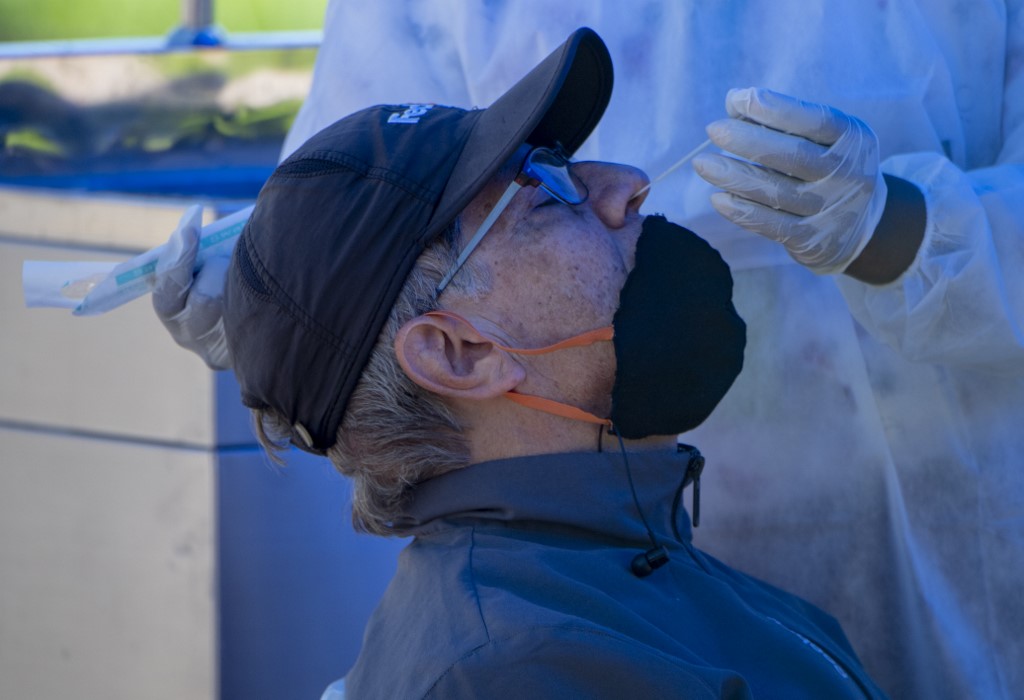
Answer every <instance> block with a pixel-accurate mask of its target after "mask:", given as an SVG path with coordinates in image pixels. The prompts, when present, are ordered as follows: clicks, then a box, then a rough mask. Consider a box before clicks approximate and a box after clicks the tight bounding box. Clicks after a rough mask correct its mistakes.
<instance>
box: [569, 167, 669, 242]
mask: <svg viewBox="0 0 1024 700" xmlns="http://www.w3.org/2000/svg"><path fill="white" fill-rule="evenodd" d="M573 170H574V171H575V173H576V174H577V176H578V177H579V178H580V179H581V180H583V182H584V184H586V186H587V190H589V192H590V198H589V199H588V200H587V204H588V205H589V206H590V208H591V209H592V210H593V211H594V212H595V213H596V214H597V215H598V217H600V219H601V220H602V221H603V222H604V224H605V225H606V226H608V227H609V228H622V227H623V226H625V224H626V221H627V219H628V218H629V216H630V215H631V214H635V213H636V212H638V211H639V210H640V205H641V204H643V201H644V200H645V199H646V198H647V193H646V192H644V193H643V194H641V195H640V196H638V197H634V195H635V194H636V193H637V192H638V191H639V190H641V189H642V188H643V187H645V186H646V185H647V184H648V183H649V182H650V178H648V177H647V174H646V173H645V172H644V171H643V170H640V169H639V168H634V167H632V166H629V165H620V164H618V163H598V162H594V161H584V162H581V163H577V164H575V165H573Z"/></svg>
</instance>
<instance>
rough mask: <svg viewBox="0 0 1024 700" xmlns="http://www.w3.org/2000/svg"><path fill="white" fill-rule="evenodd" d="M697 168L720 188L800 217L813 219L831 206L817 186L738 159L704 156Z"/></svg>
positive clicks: (698, 161) (696, 163)
mask: <svg viewBox="0 0 1024 700" xmlns="http://www.w3.org/2000/svg"><path fill="white" fill-rule="evenodd" d="M693 169H694V170H696V171H697V174H698V175H700V176H701V177H702V178H704V179H705V180H707V181H708V182H710V183H711V184H712V185H715V186H716V187H720V188H722V189H723V190H727V191H729V192H731V193H732V194H735V195H739V196H740V197H742V198H744V199H749V200H751V201H754V202H757V203H758V204H763V205H765V206H768V207H771V208H773V209H780V210H783V211H786V212H789V213H791V214H796V215H797V216H811V215H812V214H816V213H818V212H820V211H821V210H822V209H823V208H825V207H826V206H827V205H828V201H827V199H826V198H825V197H824V196H822V194H821V193H819V192H818V189H817V188H816V187H815V186H814V184H808V183H806V182H803V181H802V180H798V179H796V178H792V177H789V176H788V175H784V174H782V173H779V172H776V171H775V170H771V169H769V168H765V167H762V166H759V165H756V164H753V163H747V162H745V161H740V160H736V159H735V158H728V157H726V156H719V155H711V154H703V155H701V156H698V157H697V158H695V159H694V160H693Z"/></svg>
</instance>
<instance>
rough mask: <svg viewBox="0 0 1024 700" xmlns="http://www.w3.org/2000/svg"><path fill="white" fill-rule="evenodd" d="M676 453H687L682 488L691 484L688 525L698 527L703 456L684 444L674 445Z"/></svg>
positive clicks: (692, 447)
mask: <svg viewBox="0 0 1024 700" xmlns="http://www.w3.org/2000/svg"><path fill="white" fill-rule="evenodd" d="M676 452H677V453H678V452H689V453H690V461H689V462H687V463H686V474H685V475H684V476H683V487H684V488H685V487H686V484H687V482H690V481H692V482H693V496H692V498H693V500H692V501H691V503H692V505H691V507H690V523H691V524H692V525H693V527H697V526H698V525H700V475H701V473H702V472H703V471H704V455H702V454H701V453H700V450H698V449H697V448H696V447H694V446H693V445H687V444H686V443H684V442H677V443H676Z"/></svg>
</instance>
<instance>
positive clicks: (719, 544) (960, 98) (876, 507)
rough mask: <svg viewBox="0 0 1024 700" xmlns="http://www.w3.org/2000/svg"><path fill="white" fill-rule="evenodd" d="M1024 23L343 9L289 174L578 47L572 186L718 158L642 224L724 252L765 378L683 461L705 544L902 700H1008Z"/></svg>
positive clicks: (1015, 679)
mask: <svg viewBox="0 0 1024 700" xmlns="http://www.w3.org/2000/svg"><path fill="white" fill-rule="evenodd" d="M1022 4H1024V2H1022V1H1021V0H1006V1H1002V0H877V1H874V2H865V1H862V0H858V1H856V2H848V1H846V0H843V1H840V2H834V1H833V0H773V1H772V2H738V1H736V2H682V1H679V2H668V1H666V2H653V1H652V2H630V3H622V2H611V1H609V2H596V1H587V2H583V1H580V2H565V1H563V2H559V3H549V2H540V1H534V2H531V1H528V0H516V1H514V2H512V1H508V2H493V1H492V2H484V1H482V0H481V1H479V2H471V1H469V0H451V1H450V2H406V3H398V2H393V3H373V4H370V3H355V2H344V1H342V0H335V1H332V2H331V4H330V5H329V7H328V11H327V17H326V24H325V32H324V36H325V39H324V44H323V47H322V48H321V50H320V54H319V56H318V60H317V65H316V69H315V74H314V80H313V87H312V92H311V94H310V96H309V99H308V100H307V102H306V103H305V105H304V106H303V109H302V111H301V113H300V114H299V116H298V118H297V120H296V123H295V125H294V127H293V129H292V132H291V134H290V135H289V138H288V141H287V144H286V147H285V154H287V153H288V152H290V151H291V150H293V149H294V148H297V147H298V146H299V145H300V144H301V143H302V142H303V141H305V140H306V139H307V138H308V137H309V136H311V135H312V134H313V133H315V132H316V131H318V130H319V129H321V128H323V127H325V126H327V125H328V124H330V123H332V122H333V121H335V120H336V119H338V118H339V117H341V116H343V115H346V114H348V113H350V112H352V111H354V110H356V109H358V108H361V107H363V106H365V105H367V104H372V103H386V102H392V101H397V100H412V101H416V100H420V101H436V100H438V99H439V97H438V96H441V97H442V98H443V99H444V100H446V101H447V102H448V103H450V104H453V105H461V106H473V105H487V104H490V103H491V102H492V101H493V100H494V99H495V98H496V97H497V96H498V95H499V94H500V92H501V90H502V89H503V88H504V87H505V86H507V85H509V84H511V83H512V82H513V81H514V79H515V78H516V77H517V76H519V75H521V74H522V73H523V72H524V71H525V70H526V69H527V68H528V67H529V66H531V65H533V64H534V63H536V62H537V61H538V60H539V59H540V58H542V57H543V56H544V55H546V54H547V53H548V52H549V51H550V50H551V49H552V48H553V47H555V46H556V45H557V44H558V43H559V42H561V41H562V40H563V39H564V37H565V36H566V35H567V34H568V33H569V32H570V31H572V30H573V29H575V28H576V27H578V26H583V25H587V26H591V27H593V28H595V29H596V30H597V31H598V32H599V33H600V34H601V35H602V37H604V39H605V40H606V42H607V43H608V45H609V48H610V50H611V54H612V57H613V60H614V62H615V65H616V76H617V82H616V86H615V91H614V94H613V97H612V101H611V105H610V107H609V109H608V111H607V112H606V114H605V117H604V120H603V121H602V123H601V125H600V127H599V128H598V129H597V131H596V132H595V133H594V135H593V136H592V137H591V138H590V140H589V141H588V142H587V144H586V145H585V146H584V148H583V149H581V151H580V152H579V153H578V154H577V157H578V158H584V159H586V158H595V159H600V160H609V161H620V162H628V163H634V164H636V165H638V166H640V167H642V168H643V169H644V170H645V171H647V172H648V173H649V174H650V175H651V176H652V177H656V176H657V175H658V174H659V173H661V172H662V171H664V170H666V169H667V168H669V166H671V165H672V164H673V163H675V162H676V161H677V160H678V159H679V158H680V157H681V156H682V155H683V154H685V153H687V152H688V151H690V150H691V149H693V148H694V147H696V146H698V145H699V144H701V143H702V142H703V141H704V140H705V139H707V138H708V137H709V136H710V137H711V139H712V140H713V141H714V143H715V145H716V148H713V149H711V150H709V151H707V152H706V153H705V154H703V155H701V156H699V157H698V158H697V160H696V161H695V164H694V165H695V167H696V169H699V171H700V172H701V174H703V175H704V176H705V177H706V178H707V180H705V179H703V178H702V177H700V176H699V175H698V173H697V172H696V171H695V167H691V165H687V166H684V167H682V168H680V169H679V170H678V171H676V172H675V173H673V174H671V175H669V176H667V177H666V178H665V179H663V180H661V181H659V182H657V183H656V184H655V185H654V186H653V188H652V190H651V193H650V195H649V198H648V200H647V203H646V204H645V207H644V209H645V211H646V212H648V213H651V212H663V213H665V214H667V215H668V216H669V217H670V218H672V219H674V220H677V221H679V222H681V223H683V224H685V225H687V226H688V227H690V228H692V229H694V230H695V231H697V232H699V233H700V235H702V236H704V237H705V238H707V239H708V240H709V241H710V242H711V243H712V244H713V245H715V246H716V247H717V248H718V249H719V250H720V251H721V252H722V254H723V256H724V257H725V259H726V260H727V261H728V262H729V264H730V265H731V267H732V271H733V276H734V278H735V281H736V304H737V307H738V308H739V311H740V313H741V315H742V316H743V318H744V319H746V321H747V323H748V324H749V330H748V333H749V337H750V338H751V343H750V345H751V346H752V347H753V348H754V349H755V350H754V351H753V352H750V351H748V353H747V357H746V362H745V367H744V370H743V372H742V374H741V375H740V377H739V379H738V380H737V382H736V384H735V386H734V387H733V389H732V390H731V392H730V393H729V394H728V395H727V396H726V398H725V400H724V401H723V402H722V404H721V405H720V407H719V409H718V410H717V412H716V413H715V414H714V415H713V416H712V417H711V418H710V419H709V420H708V421H707V422H706V423H705V424H704V425H703V426H701V427H700V428H699V429H698V430H696V431H694V432H692V433H690V434H688V436H687V441H688V442H692V443H694V444H696V445H699V446H700V448H701V450H702V451H703V452H704V454H705V455H706V457H707V459H708V468H707V470H706V471H705V478H704V482H703V503H702V513H703V515H702V521H701V524H700V527H699V529H698V530H696V532H695V541H696V542H697V544H699V545H700V546H702V547H703V548H705V549H707V550H709V551H710V552H712V553H714V554H715V555H716V556H718V557H720V558H721V559H723V560H724V561H727V562H729V563H730V564H732V565H734V566H736V567H738V568H740V569H742V570H745V571H747V572H748V573H751V574H754V575H756V576H759V577H761V578H763V579H765V580H767V581H769V582H771V583H773V584H776V585H778V586H780V587H782V588H784V589H786V590H790V591H793V592H795V593H797V594H799V595H801V596H803V597H805V598H808V599H809V600H811V601H812V602H814V603H816V604H817V605H819V606H821V607H823V608H825V609H826V610H828V611H829V612H831V613H832V614H833V615H835V616H836V617H837V618H839V620H840V622H841V623H842V625H843V627H844V629H845V630H846V631H847V634H848V635H849V637H850V640H851V642H852V643H853V645H854V647H855V648H856V649H857V651H858V653H859V655H860V656H861V658H862V659H863V661H864V663H865V666H866V668H867V669H868V671H869V673H871V675H872V676H873V677H874V678H875V679H877V680H878V682H879V683H880V685H881V686H882V687H883V688H884V689H885V690H886V691H887V692H888V693H890V694H891V695H892V696H893V697H898V698H986V699H988V698H1012V697H1021V696H1022V692H1024V691H1021V688H1024V602H1022V600H1024V599H1022V596H1021V595H1020V586H1021V584H1020V582H1021V580H1024V478H1022V476H1021V473H1020V471H1021V464H1022V462H1024V456H1022V455H1024V332H1022V328H1021V325H1022V319H1024V279H1022V277H1024V276H1022V274H1021V272H1020V271H1021V270H1022V269H1024V165H1022V163H1024V11H1022V7H1021V6H1022ZM745 86H759V87H763V88H767V89H770V91H766V90H747V89H740V90H738V91H732V92H730V90H731V89H732V88H745ZM777 93H782V95H779V94H777ZM784 95H793V96H798V97H799V98H800V99H801V100H804V101H806V102H805V103H800V102H796V101H792V100H789V99H788V98H786V97H784ZM818 105H829V106H831V107H832V108H834V109H833V110H829V109H826V108H822V107H819V106H818ZM853 117H856V119H854V118H853ZM769 127H770V128H769ZM875 135H877V139H876V138H875ZM732 154H735V155H739V156H741V157H743V158H745V159H748V160H750V161H753V162H755V163H759V164H761V165H762V166H769V167H771V168H772V169H771V170H766V169H764V168H763V167H757V166H755V167H748V166H745V165H744V164H743V163H742V162H739V161H737V160H735V159H734V158H733V159H731V160H725V158H730V157H731V156H732ZM776 171H779V172H776ZM782 173H785V174H782ZM828 173H831V174H828ZM883 174H887V175H889V176H895V177H896V178H899V179H896V180H894V179H892V177H890V178H885V177H883ZM709 181H710V182H709ZM904 181H906V182H909V183H912V184H913V186H914V187H913V188H912V189H911V190H910V193H911V195H913V194H914V193H916V192H920V193H921V195H922V196H921V197H920V198H919V201H920V206H921V208H922V209H921V211H920V213H921V214H922V215H923V216H922V217H921V218H920V221H919V223H918V224H917V225H916V226H915V225H912V224H910V225H907V226H906V227H905V229H904V235H903V237H902V240H903V244H904V246H909V248H908V249H907V250H908V251H909V253H908V252H907V250H905V251H904V254H905V259H904V258H903V257H901V255H899V254H897V255H896V256H895V257H892V256H889V257H887V258H884V259H882V260H880V261H878V260H876V261H875V262H876V263H877V262H880V263H882V265H881V267H883V268H884V267H885V266H886V264H888V265H889V267H890V268H891V269H889V270H888V271H884V272H883V273H882V275H881V277H877V278H872V277H871V275H867V277H868V278H869V279H871V281H872V282H875V284H869V283H866V282H862V281H859V280H858V279H855V278H854V277H853V276H851V274H843V271H844V270H845V269H847V267H848V266H849V265H850V264H851V262H855V261H856V260H857V259H858V258H860V256H861V255H862V254H863V255H865V256H869V255H870V252H871V248H870V246H869V245H868V244H869V242H870V240H871V236H872V233H873V232H874V229H875V227H876V225H877V224H878V223H879V221H880V219H881V216H882V211H883V208H884V206H885V203H886V197H887V195H889V196H890V199H891V198H892V197H893V196H894V195H892V194H891V192H892V189H893V187H894V186H895V187H896V189H897V190H900V186H901V183H902V182H904ZM711 182H714V183H716V184H718V185H720V186H722V187H724V188H725V189H726V190H727V192H725V193H723V192H721V190H720V189H719V188H718V187H715V186H713V185H712V184H711ZM716 192H717V193H718V194H715V193H716ZM759 204H760V205H763V204H767V205H768V206H767V207H764V206H760V205H759ZM734 222H740V223H742V224H743V225H744V226H746V227H747V228H744V227H741V226H739V225H737V224H736V223H734ZM752 230H753V231H756V233H752V232H751V231H752ZM757 234H761V235H757ZM180 261H184V263H180ZM175 262H176V261H175V260H165V261H164V263H163V269H164V270H165V274H164V279H165V280H166V282H165V284H164V286H163V288H162V290H160V291H159V293H158V294H157V297H156V302H157V307H158V312H159V313H161V315H162V316H163V317H164V319H165V322H166V323H167V324H168V326H169V328H171V331H172V334H173V335H175V336H176V338H177V339H178V340H179V342H181V343H182V344H184V345H186V346H189V347H191V348H193V349H194V350H196V351H197V352H199V353H200V354H201V355H203V356H204V357H205V358H206V359H207V361H208V362H210V363H211V364H213V365H221V366H225V365H226V364H227V363H228V360H227V358H226V356H224V354H223V352H222V351H218V350H217V347H218V339H219V338H220V334H219V333H217V332H216V331H214V332H212V333H210V334H208V335H207V334H206V331H207V330H208V329H209V328H210V327H211V326H215V325H216V323H217V314H216V308H217V294H218V289H219V285H220V282H219V275H220V274H221V273H220V272H219V268H218V269H211V270H210V271H208V273H204V274H206V276H207V279H204V275H203V274H201V275H200V276H199V281H198V284H199V291H200V293H198V294H193V296H192V298H190V299H189V303H188V305H187V306H185V305H184V304H185V299H186V295H187V291H188V290H187V288H186V285H187V282H188V281H189V279H190V273H189V272H188V270H190V269H191V265H190V262H189V260H188V254H187V252H186V253H185V254H184V255H183V256H182V257H181V258H179V265H184V267H182V268H181V269H182V270H184V269H185V268H188V270H186V271H185V272H184V273H182V272H179V273H178V275H177V276H175V275H174V274H173V272H174V270H175ZM863 262H864V259H861V263H863ZM855 269H856V266H855V267H854V268H850V270H849V272H850V273H854V272H855ZM860 276H861V277H864V275H860ZM893 277H895V278H896V279H895V280H893V279H892V278H893ZM173 280H177V282H174V281H173ZM211 280H212V281H211ZM878 282H882V284H877V283H878ZM204 300H205V302H204ZM211 310H212V313H211ZM200 336H205V337H202V338H201V337H200ZM218 353H219V354H218ZM755 535H756V536H755ZM342 671H343V669H339V674H340V673H341V672H342Z"/></svg>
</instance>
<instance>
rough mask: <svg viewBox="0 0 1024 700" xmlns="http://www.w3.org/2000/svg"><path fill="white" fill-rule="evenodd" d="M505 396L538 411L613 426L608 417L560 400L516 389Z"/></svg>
mask: <svg viewBox="0 0 1024 700" xmlns="http://www.w3.org/2000/svg"><path fill="white" fill-rule="evenodd" d="M505 398H506V399H508V400H509V401H514V402H516V403H517V404H519V405H520V406H526V407H527V408H532V409H534V410H536V411H541V412H543V413H550V414H552V415H555V416H561V417H562V418H571V419H572V420H580V421H584V422H586V423H594V424H596V425H603V426H604V427H606V428H611V427H612V422H611V420H610V419H608V418H598V417H597V416H595V415H594V414H593V413H588V412H587V411H584V410H583V409H582V408H576V407H575V406H570V405H569V404H567V403H559V402H558V401H552V400H551V399H545V398H542V397H540V396H533V395H532V394H520V393H519V392H516V391H507V392H505Z"/></svg>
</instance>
